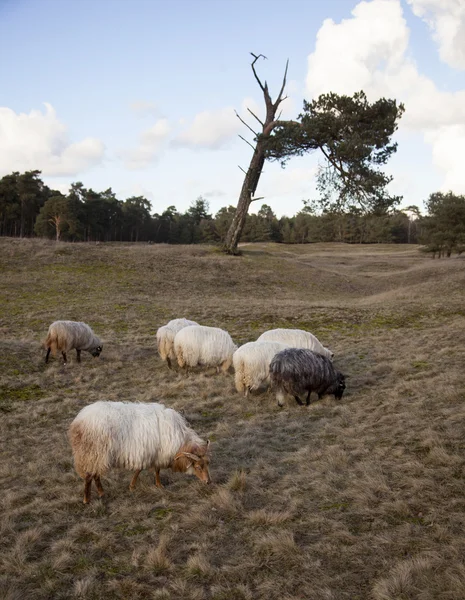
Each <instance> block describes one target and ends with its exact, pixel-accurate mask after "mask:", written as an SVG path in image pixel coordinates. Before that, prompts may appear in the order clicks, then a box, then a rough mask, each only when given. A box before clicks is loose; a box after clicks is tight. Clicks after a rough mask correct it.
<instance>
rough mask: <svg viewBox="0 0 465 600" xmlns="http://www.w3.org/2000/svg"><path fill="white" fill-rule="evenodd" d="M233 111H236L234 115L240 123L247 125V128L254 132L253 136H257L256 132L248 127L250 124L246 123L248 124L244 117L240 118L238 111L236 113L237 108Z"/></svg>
mask: <svg viewBox="0 0 465 600" xmlns="http://www.w3.org/2000/svg"><path fill="white" fill-rule="evenodd" d="M234 112H235V113H236V117H237V118H238V119H239V121H240V122H241V123H244V125H245V126H246V127H247V129H250V131H251V132H252V133H253V134H254V136H255V137H257V135H258V133H257V132H256V131H254V130H253V129H252V127H250V125H248V124H247V123H246V122H245V121H244V119H242V118H241V117H240V116H239V115H238V113H237V110H235V111H234Z"/></svg>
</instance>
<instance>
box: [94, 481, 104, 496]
mask: <svg viewBox="0 0 465 600" xmlns="http://www.w3.org/2000/svg"><path fill="white" fill-rule="evenodd" d="M94 481H95V485H96V486H97V493H98V496H99V498H101V497H102V496H103V494H104V491H103V487H102V482H101V481H100V477H99V475H94Z"/></svg>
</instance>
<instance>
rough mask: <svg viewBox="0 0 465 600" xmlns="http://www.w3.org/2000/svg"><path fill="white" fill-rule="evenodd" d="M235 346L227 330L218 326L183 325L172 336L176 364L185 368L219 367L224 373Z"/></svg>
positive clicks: (230, 360) (229, 364)
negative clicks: (200, 366)
mask: <svg viewBox="0 0 465 600" xmlns="http://www.w3.org/2000/svg"><path fill="white" fill-rule="evenodd" d="M236 349H237V346H236V345H235V344H234V342H233V341H232V339H231V336H230V335H229V333H228V332H227V331H224V330H223V329H220V328H219V327H206V326H204V325H197V326H196V327H193V326H190V327H184V328H183V329H181V331H178V333H177V334H176V337H175V338H174V352H175V354H176V358H177V361H178V365H179V366H180V367H181V368H184V369H185V370H186V373H188V371H189V368H191V367H196V366H198V365H203V366H206V367H216V370H217V372H218V373H219V372H220V368H221V370H222V371H223V373H226V372H227V371H228V369H229V367H230V366H231V364H232V356H233V354H234V351H235V350H236Z"/></svg>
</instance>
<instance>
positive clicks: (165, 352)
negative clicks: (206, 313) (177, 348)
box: [157, 319, 198, 369]
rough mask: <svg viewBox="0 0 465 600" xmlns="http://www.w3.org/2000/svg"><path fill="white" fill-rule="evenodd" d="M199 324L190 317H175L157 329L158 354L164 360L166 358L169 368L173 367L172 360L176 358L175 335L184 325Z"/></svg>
mask: <svg viewBox="0 0 465 600" xmlns="http://www.w3.org/2000/svg"><path fill="white" fill-rule="evenodd" d="M194 325H198V323H196V322H195V321H189V320H188V319H173V320H172V321H170V322H169V323H167V324H166V325H163V326H162V327H160V328H159V329H158V331H157V348H158V354H159V355H160V358H161V359H162V360H166V364H167V365H168V368H170V369H171V368H172V367H171V361H173V360H175V359H176V356H175V354H174V346H173V342H174V337H175V335H176V334H177V333H178V331H180V330H181V329H182V328H183V327H189V326H194Z"/></svg>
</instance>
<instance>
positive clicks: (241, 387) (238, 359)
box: [233, 342, 288, 398]
mask: <svg viewBox="0 0 465 600" xmlns="http://www.w3.org/2000/svg"><path fill="white" fill-rule="evenodd" d="M285 348H288V346H287V345H286V344H282V343H281V342H249V343H247V344H244V345H243V346H241V347H240V348H238V349H237V350H236V352H234V354H233V365H234V371H235V375H234V381H235V384H236V390H237V391H238V392H239V393H240V394H241V393H243V394H244V396H245V397H246V398H247V397H248V396H249V393H250V392H251V391H252V390H258V389H259V388H260V387H262V386H265V385H266V386H268V385H269V384H270V362H271V359H272V358H273V356H274V355H275V354H276V353H277V352H280V351H281V350H284V349H285Z"/></svg>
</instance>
